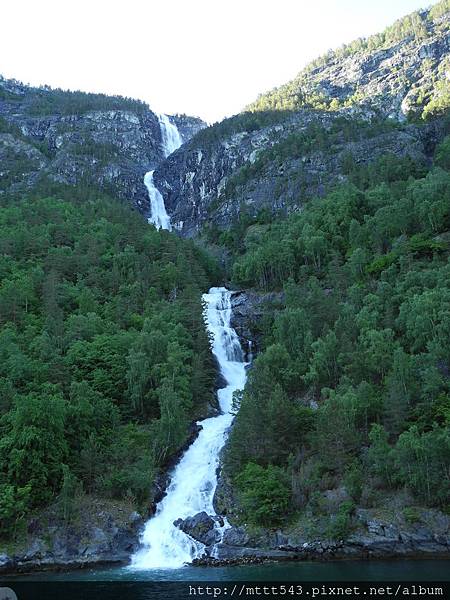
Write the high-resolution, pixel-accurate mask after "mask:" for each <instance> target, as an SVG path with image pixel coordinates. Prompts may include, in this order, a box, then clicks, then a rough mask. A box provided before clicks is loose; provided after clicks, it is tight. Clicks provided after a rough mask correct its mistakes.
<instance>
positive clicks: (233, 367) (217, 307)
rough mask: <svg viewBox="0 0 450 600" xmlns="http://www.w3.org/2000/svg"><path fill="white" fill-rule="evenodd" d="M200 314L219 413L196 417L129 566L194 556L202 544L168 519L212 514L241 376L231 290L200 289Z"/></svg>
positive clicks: (165, 564)
mask: <svg viewBox="0 0 450 600" xmlns="http://www.w3.org/2000/svg"><path fill="white" fill-rule="evenodd" d="M203 300H204V303H205V311H204V318H205V322H206V327H207V330H208V332H209V333H210V334H211V336H212V352H213V354H214V355H215V356H216V358H217V361H218V363H219V366H220V370H221V373H222V375H223V377H224V379H225V381H226V382H227V385H226V387H224V388H222V389H220V390H218V399H219V404H220V408H221V410H222V413H221V414H220V415H219V416H217V417H211V418H209V419H205V420H204V421H200V422H199V424H200V425H201V426H202V429H201V431H200V433H199V435H198V437H197V439H196V440H195V441H194V442H193V444H192V445H191V446H190V447H189V448H188V449H187V450H186V452H185V453H184V455H183V456H182V458H181V460H180V462H179V463H178V464H177V466H176V467H175V469H174V471H173V473H172V477H171V481H170V485H169V487H168V489H167V494H166V496H165V497H164V498H163V499H162V500H161V502H160V503H159V504H158V507H157V510H156V514H155V516H154V517H153V518H151V519H150V520H149V521H148V522H147V524H146V526H145V530H144V533H143V536H142V539H141V543H142V548H141V549H140V550H138V552H137V553H136V554H135V555H134V556H133V557H132V562H131V565H130V568H133V569H154V568H178V567H182V566H183V565H184V564H186V563H190V562H191V561H192V560H193V559H194V558H198V557H200V556H201V555H202V554H203V552H204V546H203V544H201V543H200V542H197V541H196V540H194V539H192V538H191V537H189V536H188V535H186V534H185V533H183V532H182V531H181V530H180V529H178V528H177V527H175V526H174V525H173V522H174V521H175V520H176V519H178V518H182V519H185V518H186V517H189V516H193V515H195V514H197V513H199V512H201V511H206V512H207V513H208V514H209V515H215V514H216V512H215V510H214V507H213V497H214V492H215V490H216V486H217V468H218V466H219V452H220V450H221V449H222V447H223V445H224V443H225V440H226V436H227V431H228V429H229V427H230V425H231V423H232V421H233V414H231V410H232V398H233V392H234V391H235V390H239V389H242V388H243V387H244V385H245V380H246V370H245V367H246V363H244V362H243V360H244V359H243V353H242V349H241V346H240V343H239V339H238V337H237V334H236V332H235V331H234V329H233V328H232V327H231V325H230V320H231V292H229V291H228V290H226V289H225V288H211V289H210V290H209V292H208V293H207V294H203Z"/></svg>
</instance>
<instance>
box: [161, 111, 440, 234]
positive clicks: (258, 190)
mask: <svg viewBox="0 0 450 600" xmlns="http://www.w3.org/2000/svg"><path fill="white" fill-rule="evenodd" d="M344 115H345V116H344ZM352 122H353V123H355V121H354V120H352V118H351V116H350V114H349V112H348V111H346V112H345V113H331V112H321V111H316V110H314V111H311V110H306V109H304V110H301V111H299V112H297V113H294V114H292V115H290V116H289V118H288V119H287V120H286V121H285V122H284V123H282V124H276V125H273V126H268V127H264V128H262V129H259V130H256V131H251V132H245V131H244V132H240V133H236V134H233V135H231V136H229V137H226V138H225V139H221V140H217V141H215V142H214V143H206V144H203V143H201V141H200V142H199V141H198V140H197V139H196V138H194V139H193V140H191V142H190V143H188V144H186V145H185V146H183V147H182V148H180V150H178V151H177V152H176V153H174V154H173V155H172V156H170V157H169V158H168V159H167V160H166V161H164V162H163V163H161V165H160V166H159V167H158V168H157V170H156V172H155V181H156V183H157V186H158V188H159V189H160V190H161V192H162V194H163V196H164V200H165V204H166V208H167V211H168V212H169V214H170V215H171V219H172V223H173V225H174V227H175V228H176V229H178V231H180V232H181V234H182V235H185V236H193V235H196V233H197V232H198V231H199V230H200V229H201V228H202V227H203V226H204V225H205V224H214V225H215V226H218V227H219V228H221V229H226V228H227V226H229V224H230V223H231V222H232V221H233V220H234V219H236V217H237V216H238V215H239V213H241V212H242V211H243V210H245V211H246V212H247V213H249V214H250V215H252V216H256V215H257V214H258V212H259V211H261V210H262V209H268V210H270V211H271V212H278V213H280V212H281V213H289V212H292V211H297V210H300V209H301V207H302V205H303V204H304V202H305V201H307V200H309V199H311V198H312V197H314V196H321V195H324V194H325V193H326V191H327V190H328V189H330V187H332V186H333V185H334V184H336V183H339V182H342V181H345V180H346V173H345V164H346V161H348V160H352V161H354V162H355V163H356V164H359V165H366V164H370V163H373V162H374V161H376V160H377V159H378V158H379V157H380V156H382V155H385V154H394V155H396V156H400V157H406V156H409V157H410V158H411V159H412V160H414V161H416V162H419V163H420V162H423V163H426V162H428V161H429V158H430V155H431V153H432V151H433V149H434V147H435V145H436V143H437V142H438V141H439V140H440V139H442V136H443V128H442V124H441V123H440V122H436V121H435V122H433V123H431V124H428V125H422V126H418V125H397V126H394V125H392V127H391V126H389V125H383V126H381V125H380V126H379V127H376V126H375V127H374V128H373V129H372V131H371V133H370V135H369V136H368V137H367V136H366V133H367V132H366V130H365V129H364V127H363V128H361V129H360V130H357V128H355V130H354V131H350V130H349V131H347V132H346V131H345V129H346V128H347V126H349V125H350V123H352ZM350 129H351V126H350Z"/></svg>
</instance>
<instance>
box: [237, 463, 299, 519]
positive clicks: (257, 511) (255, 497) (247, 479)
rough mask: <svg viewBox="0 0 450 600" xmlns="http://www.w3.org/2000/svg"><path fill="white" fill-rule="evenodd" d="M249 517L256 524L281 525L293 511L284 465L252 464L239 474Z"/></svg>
mask: <svg viewBox="0 0 450 600" xmlns="http://www.w3.org/2000/svg"><path fill="white" fill-rule="evenodd" d="M236 484H237V488H238V494H239V501H240V504H241V507H242V510H243V512H244V516H245V519H246V520H247V521H248V522H249V523H252V524H254V525H267V526H272V525H277V524H279V523H280V522H282V521H283V520H284V518H285V517H286V515H287V514H288V513H289V504H290V500H291V490H290V487H289V485H288V482H287V477H286V473H285V472H284V471H283V469H281V468H280V467H275V466H273V465H269V466H268V467H266V468H264V467H261V466H260V465H257V464H255V463H248V464H247V465H246V466H245V468H244V469H243V470H242V471H241V472H240V473H239V475H238V476H237V477H236Z"/></svg>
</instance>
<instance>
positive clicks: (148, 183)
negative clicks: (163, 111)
mask: <svg viewBox="0 0 450 600" xmlns="http://www.w3.org/2000/svg"><path fill="white" fill-rule="evenodd" d="M158 121H159V128H160V130H161V138H162V149H163V152H164V156H165V157H166V158H167V157H168V156H169V155H170V154H172V152H175V150H177V149H178V148H179V147H180V146H181V144H182V143H183V140H182V139H181V135H180V132H179V131H178V129H177V126H176V125H175V124H174V123H172V122H171V121H170V119H169V117H168V116H167V115H158ZM154 172H155V171H154V170H153V171H148V173H146V174H145V177H144V184H145V187H146V188H147V191H148V197H149V198H150V212H151V216H150V217H149V219H148V222H149V223H152V224H153V225H154V226H155V227H156V228H157V229H168V230H169V231H170V230H171V229H172V226H171V224H170V217H169V215H168V214H167V211H166V207H165V206H164V199H163V197H162V194H161V192H160V191H159V190H158V188H157V187H156V186H155V183H154V181H153V173H154Z"/></svg>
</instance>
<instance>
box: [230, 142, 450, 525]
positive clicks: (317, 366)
mask: <svg viewBox="0 0 450 600" xmlns="http://www.w3.org/2000/svg"><path fill="white" fill-rule="evenodd" d="M446 143H447V142H446V141H444V142H443V144H442V145H441V146H438V149H437V151H436V161H437V162H439V164H440V165H439V166H434V167H432V168H431V169H430V170H429V171H426V169H425V168H424V166H423V165H418V164H416V163H414V162H413V161H411V160H410V159H399V158H397V157H394V156H392V155H386V156H381V157H380V158H379V159H378V160H377V161H376V162H375V163H374V164H372V165H369V166H368V167H365V168H360V167H357V166H355V165H353V164H352V162H351V161H348V165H347V167H348V168H347V172H348V177H349V179H350V180H351V183H347V184H342V185H340V186H338V187H336V188H335V189H334V190H333V191H331V192H330V193H328V194H327V195H326V196H325V197H324V198H321V199H316V200H313V201H311V202H309V203H308V204H306V205H305V207H304V210H303V211H302V212H301V213H297V214H292V215H290V216H289V217H287V218H273V220H272V221H270V219H269V221H268V222H267V223H266V224H265V226H264V227H263V228H262V227H261V228H260V229H258V235H257V241H256V242H255V243H253V242H251V241H249V243H245V241H246V240H250V239H251V238H250V236H249V234H248V233H246V231H245V230H244V231H242V232H241V233H240V234H239V236H236V237H235V238H229V242H230V249H231V252H233V253H234V255H235V260H234V264H233V269H232V273H233V280H234V285H235V286H236V287H241V286H249V287H255V288H257V289H258V288H259V289H261V290H263V291H267V292H273V291H275V292H278V291H283V295H282V296H281V298H282V301H283V303H282V305H280V306H279V307H278V310H276V312H275V314H274V316H273V319H272V320H271V321H270V322H268V324H267V325H266V332H265V337H264V348H263V351H262V353H260V355H259V356H258V358H257V360H256V361H255V362H254V365H253V368H252V370H251V371H250V374H249V378H248V383H247V386H246V389H245V390H244V392H243V396H242V402H241V410H240V412H239V413H238V415H237V417H236V421H235V425H234V427H233V430H232V432H231V435H230V443H229V448H228V451H227V454H226V468H227V469H228V470H229V471H230V473H231V474H236V473H240V472H242V471H243V470H244V469H245V466H246V465H247V464H249V463H251V464H257V465H259V466H260V467H262V468H266V467H267V466H268V465H276V466H277V467H279V468H281V469H283V470H284V472H285V473H286V475H287V474H290V475H291V489H292V494H293V498H295V502H296V503H297V505H298V506H299V507H304V506H307V505H309V506H310V507H313V504H314V502H316V503H317V502H318V503H319V504H320V502H321V500H320V498H319V499H317V498H316V500H314V493H313V492H316V493H317V494H319V496H320V490H322V491H325V490H327V489H332V488H334V487H338V486H342V485H343V486H345V488H346V490H347V492H348V493H349V494H350V495H351V497H352V498H353V499H354V501H355V502H359V501H360V500H361V499H362V498H363V497H364V498H366V499H367V497H370V496H371V495H372V497H375V496H376V493H375V494H373V492H374V491H375V492H376V489H377V488H387V489H395V488H401V487H406V488H408V490H409V491H410V492H411V493H412V494H413V495H414V496H415V497H416V498H417V500H418V502H422V503H424V504H426V505H435V506H445V505H446V504H448V497H449V487H448V485H449V475H448V463H449V460H450V449H449V447H448V422H449V421H448V419H449V414H450V413H449V391H450V390H449V380H448V376H447V374H448V368H449V365H450V353H449V348H450V330H449V327H448V323H450V288H449V283H448V282H449V281H450V277H449V276H450V262H449V250H450V248H449V240H448V231H449V230H450V212H449V207H450V177H449V173H448V171H446V170H444V169H443V167H446V166H447V165H446V162H445V157H446V154H445V148H446ZM252 227H254V225H253V224H252V225H250V226H248V230H247V231H248V232H250V231H251V230H252ZM233 243H234V244H235V245H234V246H233ZM309 407H313V409H311V408H309ZM314 473H315V474H316V475H314ZM318 473H320V475H317V474H318ZM365 474H367V480H366V479H365V478H364V475H365ZM350 521H351V519H350V513H348V512H347V513H342V514H340V515H338V516H337V517H336V518H335V519H334V518H333V519H332V522H331V523H330V526H331V525H333V527H335V529H334V530H333V531H332V532H331V533H332V534H333V536H334V537H336V536H337V537H343V536H344V535H345V534H346V532H347V531H348V527H349V526H350V524H351V523H350ZM331 533H330V535H331Z"/></svg>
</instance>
